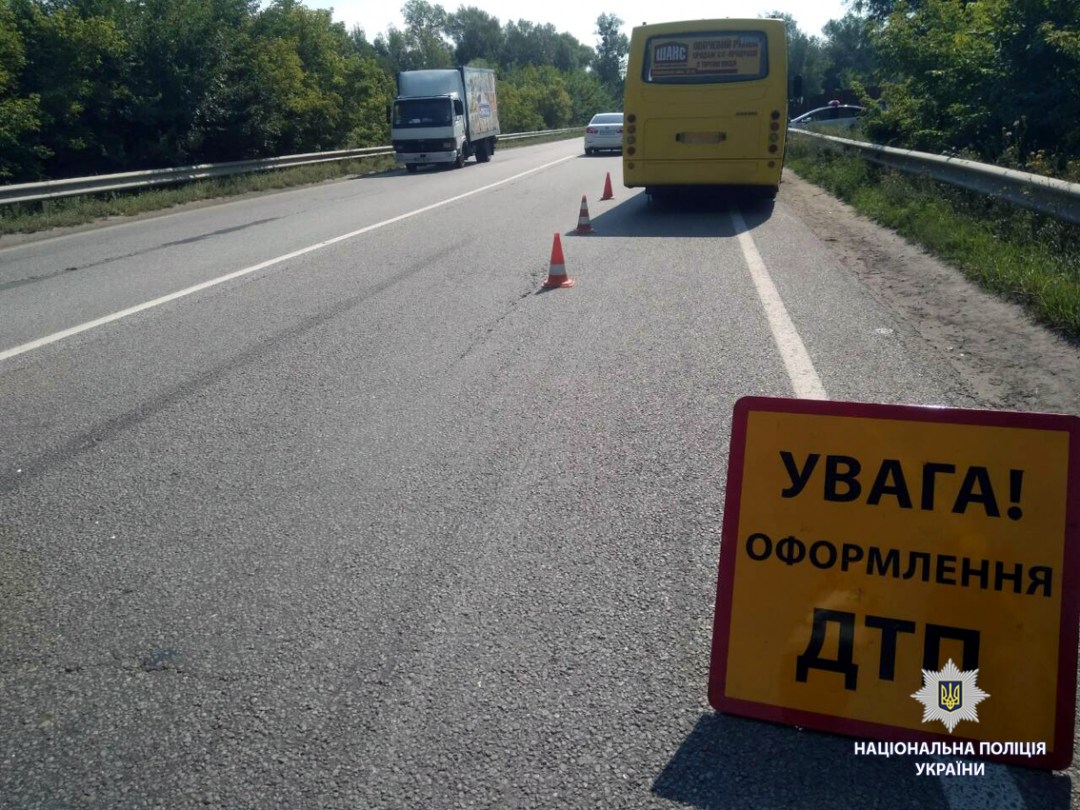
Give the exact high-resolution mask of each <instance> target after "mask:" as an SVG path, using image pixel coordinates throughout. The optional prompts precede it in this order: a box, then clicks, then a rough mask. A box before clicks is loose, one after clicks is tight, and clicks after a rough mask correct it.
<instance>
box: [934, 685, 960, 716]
mask: <svg viewBox="0 0 1080 810" xmlns="http://www.w3.org/2000/svg"><path fill="white" fill-rule="evenodd" d="M963 686H964V682H963V681H938V708H940V709H944V710H945V711H947V712H954V711H956V710H957V709H959V708H960V707H961V706H963V705H964V691H963Z"/></svg>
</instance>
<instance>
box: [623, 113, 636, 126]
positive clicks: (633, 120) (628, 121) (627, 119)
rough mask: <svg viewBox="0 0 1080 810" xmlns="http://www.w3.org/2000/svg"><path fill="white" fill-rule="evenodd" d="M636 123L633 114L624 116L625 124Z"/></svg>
mask: <svg viewBox="0 0 1080 810" xmlns="http://www.w3.org/2000/svg"><path fill="white" fill-rule="evenodd" d="M636 121H637V116H636V115H634V114H633V113H630V114H629V115H627V116H626V123H628V124H633V123H634V122H636Z"/></svg>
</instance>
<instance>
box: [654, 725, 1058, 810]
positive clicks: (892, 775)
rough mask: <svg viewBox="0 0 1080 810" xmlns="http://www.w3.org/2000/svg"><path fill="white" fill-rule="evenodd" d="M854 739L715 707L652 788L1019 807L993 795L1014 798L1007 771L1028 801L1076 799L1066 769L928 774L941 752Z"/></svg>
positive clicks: (693, 796)
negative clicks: (957, 798) (953, 795)
mask: <svg viewBox="0 0 1080 810" xmlns="http://www.w3.org/2000/svg"><path fill="white" fill-rule="evenodd" d="M854 742H855V740H854V739H849V738H846V737H835V736H831V735H826V734H819V733H817V732H812V731H803V730H799V729H796V728H792V727H789V726H781V725H776V724H772V723H764V722H759V721H756V720H748V719H745V718H741V717H733V716H730V715H722V714H716V713H708V714H704V715H702V717H701V718H700V719H699V720H698V722H697V725H696V726H695V727H694V729H693V731H691V732H690V735H689V736H688V737H687V738H686V739H685V740H684V741H683V743H682V745H681V746H679V750H678V751H676V752H675V755H674V756H673V757H672V758H671V761H670V762H668V764H667V766H666V767H665V768H664V770H663V772H662V773H661V774H660V775H659V776H658V777H657V779H656V781H655V782H654V783H653V787H652V792H653V793H654V794H656V795H657V796H659V797H661V798H664V799H668V800H670V801H674V802H680V803H681V804H685V805H688V806H690V807H696V808H701V810H747V808H770V810H773V809H775V808H793V809H794V808H798V809H799V810H802V808H843V809H844V810H871V809H872V808H881V810H885V808H888V810H898V808H912V810H914V809H915V808H919V809H920V810H922V809H923V808H929V809H930V810H937V809H938V808H940V809H941V810H960V809H961V807H962V808H963V810H967V809H968V808H969V807H970V808H972V810H974V808H978V810H996V808H998V807H1002V808H1004V807H1006V806H1008V807H1011V806H1012V805H1011V804H1009V805H1005V804H995V803H994V801H995V798H997V799H998V800H999V801H1002V802H1004V801H1005V800H1006V797H1005V796H1000V797H997V796H996V794H995V793H994V792H993V791H994V786H993V782H994V781H997V780H1000V779H1001V778H1002V776H1004V775H1006V774H1007V777H1011V778H1012V780H1013V782H1014V784H1015V786H1016V787H1015V789H1016V791H1017V792H1018V793H1019V794H1020V796H1021V797H1022V798H1023V801H1024V804H1023V805H1022V806H1023V807H1028V808H1036V807H1037V808H1039V810H1067V808H1068V807H1069V795H1070V791H1071V788H1072V781H1071V780H1070V779H1069V778H1068V777H1067V776H1063V775H1061V774H1052V773H1046V772H1043V771H1034V770H1029V769H1025V768H1005V767H1004V766H1000V765H992V764H989V763H988V764H987V766H986V767H987V770H988V772H990V776H987V777H937V776H932V777H930V778H927V777H926V776H922V775H917V774H916V770H915V765H916V763H918V762H922V761H927V760H929V761H934V760H933V759H932V758H925V757H917V756H915V757H908V756H904V757H889V758H886V757H879V756H856V755H855V753H854ZM942 761H952V760H942ZM991 769H993V770H992V771H991ZM1007 777H1006V778H1007ZM945 779H949V780H950V782H951V783H952V784H951V785H950V788H953V787H955V789H956V791H957V792H960V791H962V792H963V795H964V796H965V798H967V797H970V800H969V801H968V802H967V803H964V804H962V805H959V806H958V805H955V804H954V803H952V802H950V800H949V796H947V795H946V792H945V788H944V786H943V784H942V782H943V780H945ZM980 783H981V784H980ZM1010 792H1011V791H1010ZM972 801H973V802H974V803H971V802H972Z"/></svg>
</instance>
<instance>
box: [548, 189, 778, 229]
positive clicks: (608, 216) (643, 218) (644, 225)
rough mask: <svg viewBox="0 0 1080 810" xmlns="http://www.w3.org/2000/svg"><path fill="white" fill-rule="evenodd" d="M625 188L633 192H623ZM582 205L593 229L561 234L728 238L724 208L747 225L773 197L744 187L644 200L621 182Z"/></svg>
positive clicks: (765, 214)
mask: <svg viewBox="0 0 1080 810" xmlns="http://www.w3.org/2000/svg"><path fill="white" fill-rule="evenodd" d="M631 194H633V196H629V195H631ZM620 198H621V201H620ZM588 206H589V222H590V224H591V225H592V229H593V232H592V233H591V234H588V235H581V234H578V233H577V232H576V229H570V230H568V231H566V233H565V234H564V235H565V236H567V237H574V238H580V239H595V238H597V237H605V236H651V237H670V238H673V239H686V238H691V239H692V238H713V239H715V238H717V237H720V238H723V237H728V238H730V237H732V236H734V235H735V232H734V229H733V227H732V224H731V217H730V216H729V214H728V210H729V209H730V208H733V207H734V208H737V209H738V210H739V212H740V213H741V214H742V216H743V219H744V220H745V222H746V225H747V227H749V228H751V229H753V228H754V227H756V226H757V225H760V224H762V223H763V222H765V221H766V220H767V219H769V217H770V216H772V210H773V201H772V200H765V199H761V198H760V197H757V196H755V195H754V194H753V193H749V192H744V193H739V192H711V193H708V192H700V193H696V194H692V193H688V192H684V193H680V194H678V195H676V196H674V197H672V198H671V199H667V200H660V199H656V198H653V199H651V200H650V198H649V197H648V196H646V195H645V194H644V193H635V192H631V191H630V190H629V189H626V188H622V189H616V190H615V200H614V201H611V202H604V201H601V200H594V199H590V200H588Z"/></svg>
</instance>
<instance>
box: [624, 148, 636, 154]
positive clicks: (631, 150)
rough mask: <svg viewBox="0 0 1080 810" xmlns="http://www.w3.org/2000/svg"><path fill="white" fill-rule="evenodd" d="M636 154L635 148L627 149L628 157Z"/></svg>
mask: <svg viewBox="0 0 1080 810" xmlns="http://www.w3.org/2000/svg"><path fill="white" fill-rule="evenodd" d="M636 152H637V149H635V148H634V147H632V146H628V147H626V153H627V154H628V155H633V154H635V153H636Z"/></svg>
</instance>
